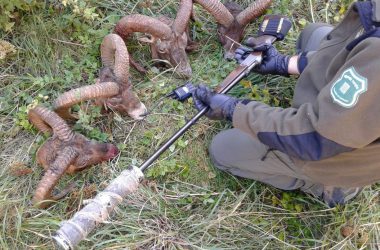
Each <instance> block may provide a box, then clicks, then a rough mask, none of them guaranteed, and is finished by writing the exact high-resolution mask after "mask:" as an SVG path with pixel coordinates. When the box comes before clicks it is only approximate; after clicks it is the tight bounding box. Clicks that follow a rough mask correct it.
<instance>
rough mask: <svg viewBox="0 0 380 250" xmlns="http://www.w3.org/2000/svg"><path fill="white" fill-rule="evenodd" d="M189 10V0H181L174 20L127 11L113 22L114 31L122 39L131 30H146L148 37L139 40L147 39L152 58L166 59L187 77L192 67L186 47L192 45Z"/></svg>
mask: <svg viewBox="0 0 380 250" xmlns="http://www.w3.org/2000/svg"><path fill="white" fill-rule="evenodd" d="M191 12H192V0H181V3H180V6H179V10H178V13H177V17H176V19H175V20H174V21H173V20H172V19H170V18H167V17H160V18H153V17H148V16H144V15H139V14H135V15H129V16H126V17H123V18H122V19H121V20H120V21H119V22H118V23H117V24H116V27H115V32H116V33H117V34H119V35H120V36H121V37H122V38H123V39H127V38H128V37H129V36H130V35H131V34H132V33H134V32H141V33H147V34H149V35H150V38H149V39H143V40H142V41H144V42H148V43H150V45H151V52H152V58H153V59H159V60H165V61H167V62H169V63H170V64H171V66H172V67H174V68H175V72H176V73H178V74H179V75H180V76H182V77H185V78H189V77H190V76H191V74H192V70H191V66H190V62H189V59H188V57H187V54H186V51H190V50H191V49H192V48H193V44H192V42H191V41H190V37H189V32H188V27H187V25H188V22H189V20H190V16H191Z"/></svg>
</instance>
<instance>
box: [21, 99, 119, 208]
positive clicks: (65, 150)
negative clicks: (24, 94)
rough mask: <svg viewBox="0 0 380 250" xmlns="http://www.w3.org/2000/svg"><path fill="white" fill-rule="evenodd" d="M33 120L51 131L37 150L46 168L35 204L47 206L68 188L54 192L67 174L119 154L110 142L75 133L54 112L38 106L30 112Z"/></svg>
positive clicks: (38, 187) (36, 193)
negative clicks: (54, 194)
mask: <svg viewBox="0 0 380 250" xmlns="http://www.w3.org/2000/svg"><path fill="white" fill-rule="evenodd" d="M28 116H29V120H30V122H31V123H32V124H33V125H34V126H36V127H37V128H38V129H39V130H40V131H41V132H44V133H49V134H51V133H52V137H51V138H49V139H48V140H47V141H46V142H45V143H44V144H43V145H42V146H41V147H40V148H39V149H38V151H37V162H38V163H39V164H41V165H42V167H43V168H44V169H45V170H46V172H45V174H44V176H43V177H42V180H41V181H40V182H39V184H38V186H37V189H36V192H35V194H34V196H33V200H32V201H33V204H35V205H36V206H37V207H40V208H46V207H47V206H49V204H50V203H51V201H54V200H58V199H60V198H62V197H63V196H64V195H66V194H67V192H68V191H69V190H66V191H63V192H61V194H59V195H57V196H53V195H52V191H53V189H54V187H55V186H56V185H57V183H58V181H59V179H60V178H61V176H62V175H63V174H64V173H75V172H78V171H82V170H84V169H86V168H88V167H90V166H92V165H95V164H98V163H100V162H103V161H108V160H110V159H112V158H114V157H116V156H117V155H118V153H119V150H118V149H117V147H116V146H114V145H113V144H110V143H101V142H97V141H94V140H89V139H87V138H86V137H84V136H83V135H81V134H78V133H74V132H73V131H72V130H71V129H70V128H69V126H68V125H67V124H66V123H65V121H64V120H63V119H62V118H61V117H59V116H58V115H57V114H56V113H55V112H53V111H51V110H49V109H47V108H44V107H41V106H38V107H36V108H34V109H31V110H30V111H29V113H28Z"/></svg>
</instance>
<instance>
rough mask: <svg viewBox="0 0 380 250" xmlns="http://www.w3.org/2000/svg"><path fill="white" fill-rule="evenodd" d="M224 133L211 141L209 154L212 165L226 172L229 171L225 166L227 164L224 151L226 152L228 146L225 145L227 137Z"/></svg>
mask: <svg viewBox="0 0 380 250" xmlns="http://www.w3.org/2000/svg"><path fill="white" fill-rule="evenodd" d="M223 132H224V131H223ZM223 132H221V133H219V134H217V135H216V136H214V138H213V139H212V140H211V144H210V146H209V149H208V152H209V155H210V160H211V162H212V164H213V165H214V166H215V167H217V168H219V169H221V170H223V171H225V170H226V169H227V166H225V164H224V163H223V162H224V161H225V159H223V151H225V150H226V149H224V147H225V145H226V144H225V136H224V133H223Z"/></svg>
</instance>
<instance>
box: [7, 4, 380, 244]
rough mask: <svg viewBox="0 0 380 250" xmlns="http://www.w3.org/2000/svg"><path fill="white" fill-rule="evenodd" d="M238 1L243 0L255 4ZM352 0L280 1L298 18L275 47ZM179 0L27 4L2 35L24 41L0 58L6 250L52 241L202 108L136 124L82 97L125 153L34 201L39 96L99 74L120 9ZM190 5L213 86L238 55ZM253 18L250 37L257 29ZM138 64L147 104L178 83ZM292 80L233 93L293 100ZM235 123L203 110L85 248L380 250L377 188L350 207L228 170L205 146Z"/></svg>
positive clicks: (169, 11) (98, 132) (162, 8)
mask: <svg viewBox="0 0 380 250" xmlns="http://www.w3.org/2000/svg"><path fill="white" fill-rule="evenodd" d="M238 2H240V3H243V4H244V5H247V4H248V2H250V1H248V0H244V1H238ZM349 2H350V1H338V2H334V3H332V4H331V5H326V4H325V3H321V1H295V0H293V1H290V0H288V1H275V4H274V5H273V8H272V10H271V12H273V13H282V14H286V15H289V16H290V17H291V19H292V21H293V24H294V27H293V30H292V31H291V33H290V34H289V36H288V38H287V39H286V40H285V41H284V42H281V43H280V44H279V48H280V50H281V51H283V52H288V53H289V52H291V51H293V50H294V43H295V41H296V38H297V36H298V34H299V32H300V30H302V28H303V26H304V25H305V23H308V22H311V21H313V20H314V21H322V22H324V21H326V20H328V21H330V22H331V23H334V22H336V21H337V20H338V19H339V18H341V15H336V14H335V13H336V11H339V10H342V11H344V10H345V9H346V8H347V6H348V4H349ZM144 3H146V4H148V3H152V5H149V4H148V5H144ZM177 4H178V2H177V1H171V0H165V1H137V0H132V1H121V0H116V1H104V0H103V1H98V2H96V1H87V5H88V7H97V8H96V10H95V13H97V14H98V15H99V17H98V18H96V19H95V20H93V21H89V20H84V19H83V18H82V17H79V16H75V15H74V14H73V13H72V11H71V10H70V9H69V8H67V9H62V8H61V7H59V4H57V3H56V2H52V5H50V6H45V7H44V8H38V9H34V10H33V11H32V12H31V13H28V14H22V13H20V17H19V19H18V20H17V22H16V25H15V27H14V28H13V31H12V32H8V33H4V32H2V33H1V32H0V39H3V40H7V41H9V42H11V43H12V44H13V45H15V46H16V48H17V53H16V54H15V55H13V56H12V57H10V58H8V59H7V60H5V61H2V62H0V93H1V94H0V121H1V123H0V164H1V166H2V167H1V168H0V221H1V224H0V226H1V229H0V249H34V248H37V249H51V248H52V245H51V244H52V243H51V241H50V236H51V235H52V234H53V233H54V232H55V230H57V229H58V228H59V223H60V222H61V221H62V220H66V219H69V218H70V217H71V216H72V215H73V214H74V213H75V212H76V211H78V209H79V208H80V206H81V204H82V202H83V200H85V199H90V198H91V197H93V196H94V195H95V194H96V192H97V191H101V190H102V189H104V187H105V186H106V185H107V183H109V181H110V180H111V179H112V178H114V177H116V176H117V175H118V174H119V173H120V172H121V171H122V170H123V169H125V168H126V167H127V166H128V165H131V164H133V165H138V164H140V163H142V162H143V161H144V160H145V159H147V158H148V157H149V156H150V154H152V153H153V152H154V150H155V149H156V148H158V147H159V145H160V144H161V143H162V142H164V141H165V140H166V139H167V138H168V137H169V136H170V135H172V134H173V132H174V131H176V130H177V129H178V128H180V127H181V126H182V125H183V124H184V123H185V120H186V118H190V117H191V116H192V115H193V114H194V113H195V111H194V109H193V107H192V104H191V103H184V104H181V103H177V102H176V101H172V100H164V101H163V102H162V103H160V104H159V105H158V106H157V108H156V109H154V110H153V111H152V114H151V115H150V116H149V117H148V118H147V119H145V120H144V121H141V122H134V121H132V120H131V119H130V118H128V117H121V116H118V115H117V114H114V115H100V114H99V112H98V110H97V109H96V108H94V107H92V106H91V105H84V107H85V109H84V110H82V111H81V119H80V121H79V122H78V123H77V124H76V125H75V129H76V130H77V131H81V132H83V133H84V134H86V135H87V136H89V137H91V138H96V139H98V140H105V141H111V142H113V143H115V144H117V145H118V146H119V147H120V148H121V149H122V152H121V155H120V157H119V158H117V159H115V160H113V161H111V162H108V163H104V164H100V165H98V166H95V167H93V168H91V169H90V170H88V171H85V172H83V173H80V174H77V175H74V176H65V177H64V178H63V179H62V181H61V183H60V186H61V187H63V186H65V184H67V183H68V182H75V183H76V191H74V192H73V193H71V194H70V195H69V196H67V197H66V198H64V199H62V200H60V201H59V202H57V203H56V204H54V205H53V206H52V207H50V208H49V209H47V210H40V209H36V208H33V207H32V206H31V204H30V200H31V197H32V195H33V192H34V189H35V187H36V185H37V183H38V181H39V180H40V179H41V175H42V173H43V171H42V168H41V167H40V166H37V164H36V163H35V160H34V154H35V152H36V150H37V149H38V147H39V145H41V144H42V143H43V141H44V140H45V138H44V137H43V136H42V135H40V134H38V133H37V132H36V130H35V129H33V128H32V127H31V126H30V124H28V123H27V120H26V111H25V110H26V108H27V106H28V105H29V104H31V103H36V102H38V103H43V104H44V105H47V106H49V105H51V103H52V101H53V100H54V98H56V97H57V96H58V95H59V94H60V93H62V92H63V91H65V90H68V89H71V88H74V87H77V86H82V85H86V84H92V83H94V79H95V77H96V76H97V73H98V69H99V67H100V62H99V45H100V43H101V41H102V38H103V37H104V36H105V35H106V34H107V33H110V32H111V30H112V27H113V26H114V23H115V22H116V21H117V20H119V18H120V17H121V16H123V15H125V14H130V13H143V14H146V15H151V16H155V15H158V14H166V15H169V16H171V17H174V16H175V10H176V8H177ZM144 6H149V8H147V7H144ZM326 7H328V8H327V9H326ZM195 9H196V12H197V14H198V16H199V19H200V20H201V23H200V24H199V25H197V26H196V27H195V26H192V27H194V28H193V29H192V31H193V36H194V37H195V38H196V41H198V42H200V43H201V44H202V46H201V47H200V48H199V50H198V51H196V52H194V53H192V54H191V55H190V59H191V63H192V67H193V71H194V74H193V79H192V80H193V81H194V82H201V81H203V82H206V83H207V84H209V85H210V86H216V85H217V83H218V82H220V81H221V80H222V79H223V78H224V77H225V76H226V75H227V74H228V72H230V71H231V70H232V69H233V68H234V63H232V62H231V63H226V62H225V61H223V56H222V49H221V46H220V45H219V44H218V43H217V40H216V32H215V27H216V24H215V22H214V20H213V19H212V18H211V17H210V16H209V15H207V14H206V13H205V12H204V11H202V10H201V9H200V8H199V7H196V8H195ZM326 13H327V14H326ZM257 23H258V22H255V23H253V24H252V25H251V26H250V27H249V28H248V29H247V34H250V33H251V34H252V33H254V31H255V30H256V27H257ZM128 48H129V51H130V52H131V54H133V56H134V57H135V58H136V59H138V60H139V61H142V62H143V64H144V65H145V66H147V67H151V66H152V61H151V59H150V57H149V48H148V47H147V46H145V45H142V44H139V43H137V42H130V43H129V44H128ZM131 73H132V79H133V83H134V86H135V89H136V91H137V93H138V94H139V96H140V97H141V99H142V101H143V102H144V103H146V105H147V106H148V108H149V107H153V106H155V105H157V104H158V101H159V100H160V98H161V97H162V96H163V95H164V94H166V93H167V92H168V91H169V90H171V89H173V88H174V87H175V86H178V85H180V84H182V83H183V80H181V79H178V78H176V76H175V75H174V74H173V73H172V70H170V69H169V70H167V71H166V72H165V73H163V70H161V72H159V73H158V72H157V71H156V70H151V71H150V72H149V74H148V75H147V76H145V77H144V76H141V75H139V74H138V73H137V72H135V71H134V70H131ZM294 83H295V79H284V78H278V77H262V76H257V75H251V76H250V77H249V78H248V79H247V81H245V82H244V84H242V85H241V86H238V87H237V88H235V89H234V90H233V91H232V94H234V95H236V96H248V97H249V96H251V97H255V98H256V99H259V100H262V101H265V102H268V103H271V104H273V103H278V104H279V105H281V106H284V107H285V106H288V105H289V104H290V102H291V98H292V91H293V87H294ZM254 84H257V87H256V88H254V87H252V85H254ZM243 85H244V86H243ZM45 96H47V97H48V98H47V99H46V97H45ZM230 126H231V125H230V124H229V123H225V122H213V121H208V120H207V119H201V121H200V122H199V123H198V124H197V125H196V126H194V127H193V128H191V130H190V131H189V132H188V133H186V134H185V135H184V136H183V138H181V139H180V141H178V142H177V143H176V144H175V147H172V148H171V150H169V151H168V152H166V153H165V154H164V155H163V156H161V158H160V159H159V160H158V161H157V162H155V163H154V168H152V170H149V171H148V172H147V174H146V175H147V176H148V178H147V180H146V181H144V183H143V184H142V185H141V188H140V189H139V190H138V191H137V192H136V193H135V194H133V195H131V196H130V197H128V198H127V201H126V202H125V203H124V204H123V205H122V206H120V207H119V208H118V209H117V210H116V213H115V215H114V216H113V217H112V218H111V219H110V221H108V222H107V223H105V224H104V225H102V226H101V227H99V228H98V229H97V230H96V231H95V232H93V233H92V234H91V235H90V236H89V237H88V238H87V239H86V240H85V241H84V242H82V243H81V245H80V246H79V249H89V248H91V249H125V248H131V249H358V248H361V249H378V248H377V247H378V245H379V244H380V243H379V242H380V231H379V230H380V228H379V221H380V202H379V195H378V193H379V191H380V186H379V185H373V186H371V187H367V188H366V189H365V190H364V192H363V193H362V194H361V195H360V196H359V197H358V199H356V200H355V201H354V202H352V203H350V204H348V205H346V206H343V207H337V208H334V209H329V208H327V207H326V206H325V205H324V204H323V203H322V202H320V201H318V200H316V199H314V198H312V197H310V196H308V195H305V194H303V193H301V192H283V191H281V190H277V189H275V188H272V187H270V186H267V185H264V184H260V183H258V182H254V181H251V180H245V179H241V178H236V177H234V176H231V175H228V174H226V173H222V172H221V171H218V170H216V169H215V168H214V167H213V166H212V165H211V163H210V160H209V158H208V154H207V147H208V144H209V142H210V140H211V138H212V137H213V136H214V135H215V134H216V133H218V132H219V131H221V130H223V129H227V128H229V127H230ZM28 172H29V173H28ZM23 173H24V175H21V176H18V175H19V174H23ZM343 226H352V227H353V228H354V231H355V233H354V234H352V235H350V236H349V237H347V238H345V237H343V236H342V235H341V233H340V230H341V228H342V227H343Z"/></svg>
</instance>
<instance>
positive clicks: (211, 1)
mask: <svg viewBox="0 0 380 250" xmlns="http://www.w3.org/2000/svg"><path fill="white" fill-rule="evenodd" d="M194 2H195V3H198V4H200V5H201V6H202V7H203V8H205V9H206V10H207V11H208V12H209V13H210V14H211V15H212V16H213V17H214V18H215V19H216V21H217V22H218V23H219V24H221V25H223V26H225V27H229V26H230V25H231V24H232V23H233V21H234V17H233V16H232V14H231V13H230V12H229V10H228V9H227V8H226V7H225V6H224V5H223V4H222V3H221V2H220V1H219V0H194Z"/></svg>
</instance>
